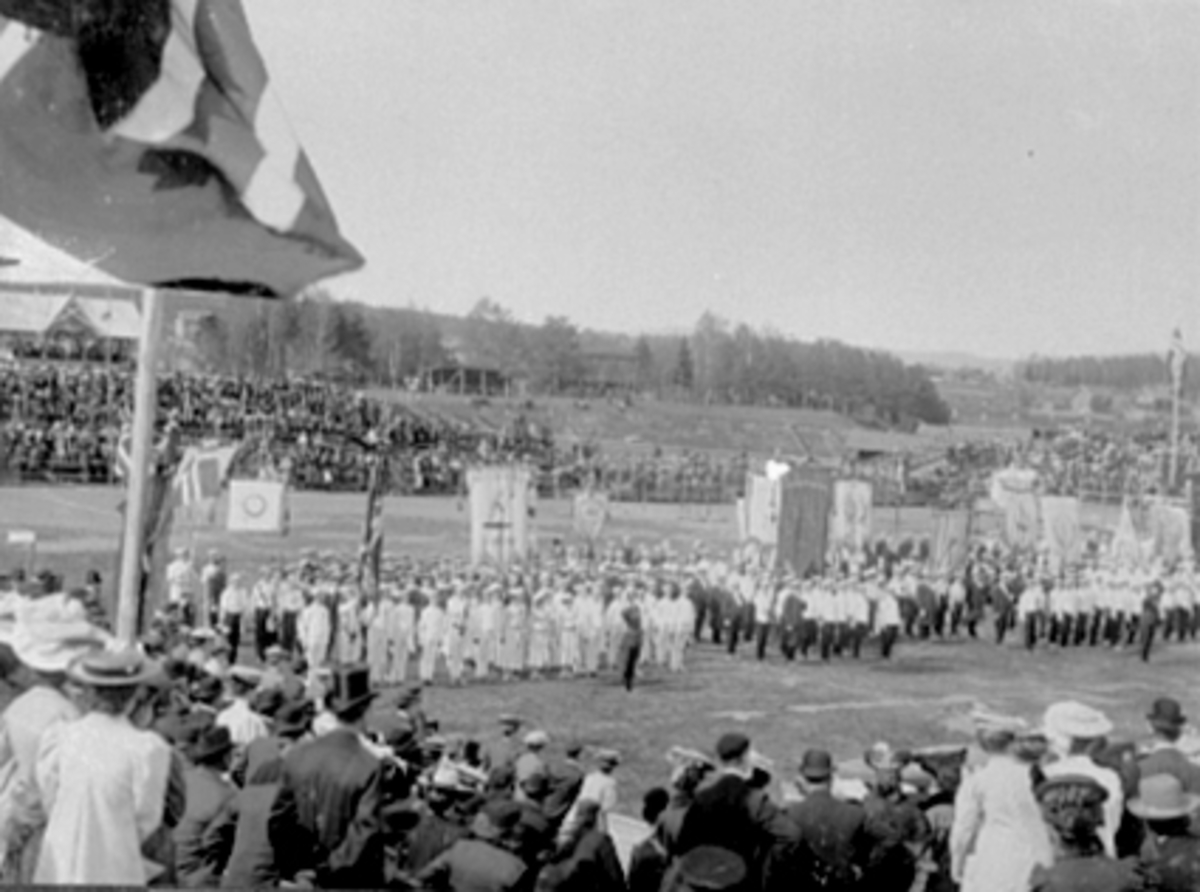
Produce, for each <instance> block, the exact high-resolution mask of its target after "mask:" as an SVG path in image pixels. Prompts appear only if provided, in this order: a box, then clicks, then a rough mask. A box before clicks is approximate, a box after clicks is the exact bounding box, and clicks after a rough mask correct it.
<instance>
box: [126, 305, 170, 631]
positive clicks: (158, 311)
mask: <svg viewBox="0 0 1200 892" xmlns="http://www.w3.org/2000/svg"><path fill="white" fill-rule="evenodd" d="M161 328H162V294H160V293H159V291H158V290H157V289H154V288H146V289H144V290H143V291H142V329H141V333H140V335H139V338H138V365H137V383H136V385H135V391H134V404H133V443H132V444H131V447H132V448H131V456H130V468H129V475H128V487H129V488H128V492H127V496H126V499H125V529H124V531H123V532H122V543H123V544H122V552H121V555H122V559H121V584H120V587H119V588H118V590H117V636H118V637H119V638H120V639H121V640H122V641H123V642H125V643H126V644H132V643H133V642H134V641H135V640H136V639H137V632H138V629H137V624H138V598H139V595H140V589H141V574H142V558H143V557H144V555H143V548H144V545H145V534H146V531H145V521H146V508H147V505H146V501H147V495H148V493H149V487H150V478H151V475H152V474H153V472H154V468H153V458H154V456H153V450H154V419H155V416H156V415H157V414H158V376H157V367H158V342H159V335H160V333H161Z"/></svg>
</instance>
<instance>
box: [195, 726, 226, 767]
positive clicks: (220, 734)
mask: <svg viewBox="0 0 1200 892" xmlns="http://www.w3.org/2000/svg"><path fill="white" fill-rule="evenodd" d="M232 749H233V739H232V738H231V737H230V736H229V729H228V728H226V727H225V726H224V725H211V726H209V727H207V728H205V729H204V730H203V731H201V732H200V734H199V736H198V737H197V738H196V741H195V742H194V743H193V744H192V745H191V747H189V753H188V754H189V755H190V756H191V757H192V761H193V762H207V761H211V760H213V759H217V758H219V757H221V756H224V755H225V754H226V753H228V752H230V751H231V750H232Z"/></svg>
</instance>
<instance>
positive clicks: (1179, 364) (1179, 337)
mask: <svg viewBox="0 0 1200 892" xmlns="http://www.w3.org/2000/svg"><path fill="white" fill-rule="evenodd" d="M1167 369H1168V370H1169V371H1170V373H1171V387H1172V388H1173V389H1174V390H1175V392H1176V393H1178V392H1179V391H1180V390H1182V389H1183V375H1184V373H1185V372H1186V371H1187V350H1185V349H1184V347H1183V333H1182V332H1180V330H1179V329H1178V328H1177V329H1175V332H1174V334H1172V335H1171V346H1170V348H1169V349H1168V350H1167Z"/></svg>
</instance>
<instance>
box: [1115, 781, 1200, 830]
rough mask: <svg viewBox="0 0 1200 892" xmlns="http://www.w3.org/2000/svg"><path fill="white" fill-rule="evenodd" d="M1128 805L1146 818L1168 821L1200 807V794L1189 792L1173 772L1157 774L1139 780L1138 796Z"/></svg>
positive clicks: (1136, 814) (1133, 812) (1133, 811)
mask: <svg viewBox="0 0 1200 892" xmlns="http://www.w3.org/2000/svg"><path fill="white" fill-rule="evenodd" d="M1126 807H1127V808H1128V809H1129V811H1130V812H1131V813H1132V814H1133V815H1135V816H1136V817H1139V818H1142V819H1144V820H1150V821H1156V820H1157V821H1168V820H1171V819H1173V818H1182V817H1185V816H1187V815H1190V814H1192V813H1193V812H1194V811H1196V809H1197V808H1200V796H1197V795H1195V794H1194V793H1189V792H1187V790H1185V789H1184V787H1183V784H1182V783H1181V782H1180V780H1179V778H1177V777H1175V775H1173V774H1155V775H1151V776H1150V777H1144V778H1142V779H1141V780H1140V781H1138V792H1137V796H1135V797H1134V798H1132V799H1130V800H1129V804H1128V805H1127V806H1126Z"/></svg>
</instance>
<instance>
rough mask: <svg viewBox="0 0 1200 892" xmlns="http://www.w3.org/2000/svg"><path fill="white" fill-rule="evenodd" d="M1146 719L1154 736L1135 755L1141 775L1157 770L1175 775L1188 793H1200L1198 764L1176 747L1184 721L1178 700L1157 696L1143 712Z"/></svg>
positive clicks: (1185, 718)
mask: <svg viewBox="0 0 1200 892" xmlns="http://www.w3.org/2000/svg"><path fill="white" fill-rule="evenodd" d="M1146 721H1147V722H1148V723H1149V725H1150V730H1151V731H1152V732H1153V734H1154V739H1153V740H1152V741H1151V742H1150V743H1149V744H1148V745H1147V746H1146V748H1145V749H1144V751H1143V753H1142V756H1141V758H1140V759H1138V772H1139V774H1140V776H1141V777H1153V776H1154V775H1156V774H1171V775H1174V776H1175V777H1176V778H1178V780H1179V782H1180V783H1181V784H1183V788H1184V789H1185V790H1187V791H1188V792H1189V793H1200V766H1197V765H1196V763H1195V762H1192V761H1191V760H1190V759H1188V757H1187V756H1185V755H1184V754H1183V752H1182V750H1180V749H1179V738H1180V736H1182V734H1183V728H1184V726H1185V725H1186V724H1187V717H1186V716H1185V715H1184V714H1183V707H1182V706H1180V705H1179V701H1178V700H1173V699H1171V698H1170V697H1160V698H1159V699H1157V700H1155V701H1154V705H1153V707H1152V708H1151V709H1150V712H1149V713H1148V714H1147V715H1146Z"/></svg>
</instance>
